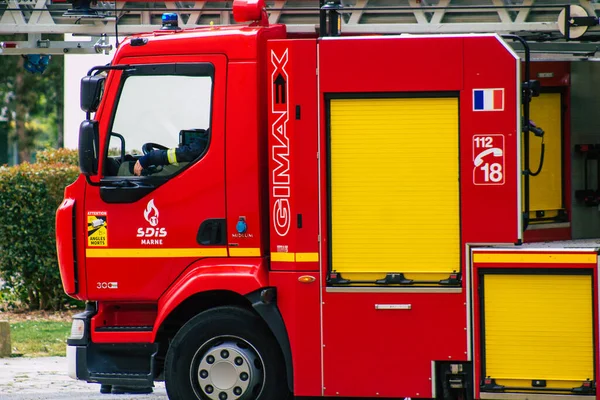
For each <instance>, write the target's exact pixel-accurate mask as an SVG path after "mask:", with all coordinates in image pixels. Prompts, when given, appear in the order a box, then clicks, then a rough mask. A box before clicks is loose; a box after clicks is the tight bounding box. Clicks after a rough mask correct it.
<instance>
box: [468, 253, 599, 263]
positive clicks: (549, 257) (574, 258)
mask: <svg viewBox="0 0 600 400" xmlns="http://www.w3.org/2000/svg"><path fill="white" fill-rule="evenodd" d="M473 262H474V263H499V264H509V263H512V264H514V263H516V264H520V263H528V264H596V262H597V255H596V254H589V253H588V254H574V253H568V254H560V253H487V252H481V253H474V254H473Z"/></svg>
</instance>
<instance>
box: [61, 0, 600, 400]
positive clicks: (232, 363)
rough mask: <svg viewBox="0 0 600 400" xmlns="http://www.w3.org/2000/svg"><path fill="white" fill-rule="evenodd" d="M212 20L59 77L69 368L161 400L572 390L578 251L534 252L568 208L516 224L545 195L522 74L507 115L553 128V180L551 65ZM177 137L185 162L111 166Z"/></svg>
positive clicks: (582, 260) (581, 272)
mask: <svg viewBox="0 0 600 400" xmlns="http://www.w3.org/2000/svg"><path fill="white" fill-rule="evenodd" d="M234 15H235V18H236V20H237V21H238V22H248V24H240V25H234V26H212V27H204V28H198V29H192V30H179V29H178V28H177V26H176V23H174V22H173V21H170V20H169V19H168V16H167V17H166V18H165V27H164V28H165V29H163V30H160V31H156V32H153V33H149V34H143V35H136V36H132V37H130V38H128V39H127V40H125V41H124V42H122V43H121V45H120V46H119V48H118V50H117V52H116V54H115V56H114V59H113V61H112V63H111V64H110V65H107V66H102V67H97V68H95V69H93V70H91V71H90V73H89V74H88V76H86V77H85V78H84V79H83V80H82V86H81V87H82V93H81V106H82V108H83V110H84V111H86V112H87V118H86V119H85V121H84V122H83V123H82V125H81V129H80V142H79V151H80V167H81V171H82V174H81V176H80V177H79V179H78V180H77V181H76V182H74V183H73V184H72V185H70V186H68V187H67V188H66V190H65V199H64V201H63V203H62V204H61V205H60V208H59V209H58V211H57V221H56V232H57V247H58V257H59V263H60V271H61V276H62V281H63V285H64V289H65V291H66V293H67V294H68V295H70V296H72V297H74V298H77V299H81V300H85V301H87V307H86V310H85V311H84V312H83V313H80V314H78V315H76V316H75V317H74V321H73V326H72V332H71V336H70V337H69V339H68V346H67V355H68V361H69V373H70V375H71V376H72V377H73V378H76V379H81V380H86V381H88V382H96V383H102V384H106V385H111V384H119V385H128V386H132V387H136V386H139V387H148V386H151V385H152V384H153V382H154V381H158V380H163V379H164V380H165V381H166V387H167V392H168V395H169V398H171V399H221V400H222V399H242V400H250V399H260V400H266V399H268V400H280V399H284V398H286V396H287V395H288V394H289V393H293V394H294V395H296V396H316V397H338V396H341V397H374V398H375V397H380V398H403V397H409V398H440V399H559V400H564V399H577V400H581V399H584V398H585V399H589V398H594V397H595V396H596V384H595V382H596V380H597V373H598V357H597V355H596V354H597V353H596V349H597V348H598V328H597V326H598V325H597V324H598V307H597V305H598V297H597V287H598V282H597V279H598V275H597V274H598V250H599V248H600V242H598V241H596V240H579V241H575V240H566V241H565V240H562V241H559V240H558V239H571V237H570V236H569V233H568V232H569V229H568V228H565V225H564V223H565V221H568V218H569V217H570V216H569V213H568V210H569V209H570V207H571V205H570V201H571V200H570V195H569V196H566V195H563V194H560V195H559V196H558V197H559V205H558V206H557V207H554V208H552V207H546V209H536V208H535V207H533V208H532V207H531V204H532V203H533V202H536V201H537V202H539V201H541V200H548V198H549V197H551V196H550V195H548V194H547V192H544V190H547V188H546V186H548V185H549V184H543V185H540V184H537V185H538V186H537V189H539V191H537V192H536V191H534V189H535V187H534V186H535V185H536V184H535V182H536V181H535V180H534V177H536V176H537V175H536V173H538V174H539V171H536V168H531V167H530V166H529V164H530V163H531V164H533V167H536V165H537V163H538V161H539V158H540V157H539V155H536V154H534V153H535V152H534V150H535V149H537V147H536V146H537V143H533V141H535V140H538V139H536V138H535V135H532V133H537V134H538V135H541V134H542V133H543V132H542V131H541V130H540V129H538V128H536V127H535V126H533V125H532V124H530V123H529V119H530V115H529V113H530V110H529V108H528V103H529V100H530V97H531V96H532V95H533V94H535V93H534V92H537V89H536V85H535V84H534V82H533V81H530V80H529V76H530V75H533V74H537V76H538V77H540V78H542V79H540V80H542V81H544V80H545V83H544V82H542V89H543V88H544V87H546V88H551V87H553V88H554V89H556V90H550V91H549V92H548V93H546V94H547V95H548V96H546V97H544V94H545V92H544V90H541V91H542V96H540V101H541V104H543V105H544V107H542V108H537V109H536V108H535V102H536V101H537V100H538V99H534V101H533V103H532V109H531V117H535V118H538V117H539V118H538V119H543V120H547V121H550V122H549V123H550V125H552V124H554V125H557V126H558V128H556V129H555V128H553V127H552V126H546V127H544V126H542V128H544V129H545V130H546V134H547V135H548V134H549V133H550V131H552V130H553V129H555V130H556V131H557V132H558V133H556V137H557V138H559V139H558V140H559V141H561V142H560V143H561V144H560V146H564V147H560V146H557V149H558V150H556V149H554V148H550V147H551V142H552V140H553V139H551V137H547V138H546V140H547V141H548V143H547V146H548V149H547V150H546V153H547V154H546V166H545V168H546V167H547V168H550V170H552V168H553V165H554V164H556V165H559V166H560V168H561V171H563V170H564V168H565V165H566V164H568V162H567V161H564V160H565V157H563V155H564V154H570V153H569V152H570V147H569V144H568V142H567V144H566V145H565V142H564V141H562V139H561V138H563V137H565V135H564V133H565V132H564V130H562V128H561V127H562V126H565V121H564V120H561V121H558V122H556V120H557V118H558V119H560V115H566V114H561V110H564V109H565V107H567V106H566V104H568V102H565V99H568V90H567V89H565V82H568V74H569V71H568V70H565V69H564V68H563V67H561V65H558V66H557V65H554V66H549V65H544V64H539V65H537V66H536V65H534V66H532V67H531V68H529V65H528V64H527V65H524V66H523V64H522V60H521V59H520V58H519V56H517V54H516V53H515V52H514V51H513V49H512V47H511V46H509V45H508V43H507V42H511V41H512V40H513V39H514V38H509V39H503V38H501V37H500V36H498V35H496V34H483V35H430V36H427V35H424V36H411V35H407V36H362V37H351V36H343V35H342V36H340V35H339V32H337V23H336V20H337V18H339V15H338V14H337V12H336V10H335V9H334V10H329V11H324V14H323V16H322V20H321V32H320V34H319V35H312V36H311V35H294V34H293V33H290V32H287V31H286V26H285V25H269V24H268V22H267V21H266V19H265V13H264V10H263V4H262V1H250V0H236V1H235V2H234ZM561 68H562V69H561ZM530 69H531V70H530ZM548 71H550V72H551V73H550V72H548ZM544 74H545V75H544ZM524 75H525V76H524ZM565 79H566V80H565ZM557 88H559V89H560V88H562V89H561V90H562V91H560V93H559V90H558V89H557ZM563 89H564V90H563ZM556 93H559V94H560V96H562V97H559V98H558V100H557V98H556V97H555V96H554V94H556ZM544 99H545V100H544ZM561 99H562V100H561ZM557 101H558V102H557ZM556 104H558V106H557V105H556ZM540 125H542V124H540ZM523 132H525V133H523ZM530 136H531V137H530ZM199 138H200V139H202V140H204V142H203V143H204V147H203V150H202V152H201V154H199V155H197V157H196V158H195V159H194V160H193V161H191V162H179V163H176V161H177V160H170V161H173V162H172V163H171V164H169V165H165V166H157V167H152V168H147V169H145V170H144V173H143V174H142V176H136V175H135V174H134V173H133V169H132V168H133V166H134V165H135V163H136V162H137V160H138V159H139V157H140V155H141V153H142V152H143V153H149V152H152V151H154V150H155V149H173V148H176V147H178V146H182V145H186V144H189V143H191V142H192V141H194V140H199ZM530 140H531V142H530ZM552 143H554V142H552ZM529 148H531V149H532V151H531V152H529ZM578 151H579V152H580V153H581V154H587V155H592V154H595V153H598V149H597V148H596V147H594V146H587V147H585V146H580V147H578ZM561 152H564V153H561ZM536 157H537V158H536ZM591 158H593V157H591ZM553 160H554V161H553ZM557 160H558V161H557ZM561 163H562V164H561ZM562 173H563V172H559V173H558V174H556V175H557V176H554V177H553V178H552V179H556V178H557V177H558V182H559V183H558V186H560V185H561V179H562V178H561V174H562ZM552 190H554V189H552ZM586 190H587V191H586V192H585V193H583V192H582V193H581V196H582V199H583V201H586V202H588V203H594V201H595V200H594V199H597V197H594V196H595V193H596V192H594V191H593V190H591V189H587V183H586ZM570 191H571V187H570V183H568V185H567V186H565V185H562V186H561V193H570ZM540 192H541V193H542V195H540V194H539V193H540ZM536 196H537V197H536ZM586 196H587V197H586ZM561 199H562V200H561ZM564 199H567V200H565V201H566V202H565V201H563V200H564ZM561 202H562V203H561ZM565 210H566V211H565ZM548 222H551V223H552V224H551V225H552V226H544V225H545V224H546V223H548ZM561 224H562V225H561ZM540 227H541V228H542V229H535V228H540ZM544 228H547V229H544ZM542 240H545V242H542Z"/></svg>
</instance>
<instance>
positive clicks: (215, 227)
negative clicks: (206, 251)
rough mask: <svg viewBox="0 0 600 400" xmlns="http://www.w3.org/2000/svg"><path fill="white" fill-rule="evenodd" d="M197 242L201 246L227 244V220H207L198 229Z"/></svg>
mask: <svg viewBox="0 0 600 400" xmlns="http://www.w3.org/2000/svg"><path fill="white" fill-rule="evenodd" d="M196 242H197V243H198V244H199V245H201V246H220V245H226V244H227V220H226V219H224V218H212V219H205V220H204V221H202V223H201V224H200V227H199V228H198V234H197V235H196Z"/></svg>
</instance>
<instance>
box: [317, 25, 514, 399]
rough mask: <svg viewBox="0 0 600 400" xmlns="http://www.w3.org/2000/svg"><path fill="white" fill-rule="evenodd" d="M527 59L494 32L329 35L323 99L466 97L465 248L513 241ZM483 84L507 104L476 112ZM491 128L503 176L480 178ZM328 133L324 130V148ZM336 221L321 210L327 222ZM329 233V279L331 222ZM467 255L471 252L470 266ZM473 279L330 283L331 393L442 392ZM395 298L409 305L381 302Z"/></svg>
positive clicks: (463, 339)
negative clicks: (432, 284)
mask: <svg viewBox="0 0 600 400" xmlns="http://www.w3.org/2000/svg"><path fill="white" fill-rule="evenodd" d="M357 55H360V56H357ZM391 65H393V68H390V66H391ZM350 66H351V67H350ZM374 66H375V68H373V67H374ZM377 67H379V68H380V70H378V69H377ZM518 67H519V62H518V58H517V57H516V56H515V55H514V53H512V51H511V50H509V49H508V48H506V47H505V44H503V42H502V41H501V40H499V38H497V37H496V36H493V35H490V36H485V37H461V36H454V37H452V36H450V37H435V38H433V37H429V38H423V37H419V38H417V37H408V38H377V37H373V38H358V39H353V38H342V39H324V40H321V41H320V42H319V87H320V92H319V96H320V101H321V102H324V101H325V96H326V95H327V94H332V93H351V94H353V95H360V94H362V93H365V94H370V95H373V94H374V93H381V94H382V95H384V94H386V93H402V94H407V93H415V94H416V95H419V94H421V95H422V94H427V93H435V94H440V93H441V94H446V95H450V96H452V95H454V96H456V95H458V97H459V103H460V106H459V120H460V143H459V146H460V171H461V172H460V174H461V175H460V182H461V183H460V193H461V203H460V207H461V243H462V248H463V249H464V248H466V243H468V242H472V241H477V242H508V243H514V242H517V241H518V240H519V239H520V238H521V231H520V218H521V212H520V207H521V204H520V200H519V196H518V194H519V189H518V188H519V187H520V165H519V161H518V160H519V159H520V158H519V135H518V132H517V130H518V124H519V121H518V114H517V113H518V107H517V105H518V101H519V96H520V89H519V88H518V82H519V79H518ZM357 71H358V72H357ZM357 73H358V74H359V75H357ZM407 77H410V78H409V79H407ZM480 89H501V90H502V91H503V98H504V102H503V107H502V110H498V111H488V112H485V111H476V110H475V109H476V105H475V102H474V97H475V94H474V91H475V90H480ZM319 112H320V121H321V125H320V130H321V132H327V129H328V128H327V118H328V116H327V115H326V114H325V107H323V106H322V107H321V108H320V111H319ZM433 112H435V111H433ZM488 135H502V137H503V148H502V150H503V160H504V162H503V165H504V179H503V181H502V182H498V184H495V185H480V184H476V182H475V181H474V169H475V168H476V167H477V166H476V165H474V159H475V156H476V155H475V149H474V144H475V143H476V141H475V138H478V137H485V136H488ZM325 140H326V138H325V135H323V134H322V135H321V148H322V149H326V148H327V143H326V141H325ZM326 159H327V155H326V156H324V157H322V158H321V160H320V162H321V176H320V179H321V193H322V195H321V209H322V210H328V204H327V196H326V193H327V192H328V188H327V186H326V182H327V175H326V174H327V172H326V171H327V164H326ZM488 207H489V208H488ZM486 210H490V211H491V210H493V212H487V211H486ZM482 214H485V223H482ZM327 224H328V217H327V214H326V213H322V220H321V225H322V226H323V227H326V226H327ZM490 226H494V229H490V228H489V227H490ZM321 234H322V235H323V236H324V237H323V242H322V246H321V253H320V259H321V260H322V273H323V276H322V280H323V282H324V281H325V278H326V275H325V274H326V272H327V262H328V261H327V260H329V255H328V247H329V246H328V240H329V238H328V237H327V229H326V228H325V229H323V231H322V232H321ZM431 245H432V246H435V237H434V236H433V237H432V239H431ZM466 263H467V257H465V256H463V257H462V268H463V273H466V271H468V268H469V266H468V265H467V264H466ZM466 285H467V280H466V279H464V278H463V280H462V288H456V289H446V288H422V289H417V288H415V290H412V289H411V288H405V289H403V288H390V291H391V292H393V293H389V292H388V293H386V292H385V290H384V289H379V288H368V287H367V288H356V289H352V288H343V287H338V288H323V292H322V298H323V303H324V304H323V327H322V329H323V346H324V350H323V362H324V378H323V387H324V389H323V392H324V393H323V394H324V395H329V396H336V395H340V396H373V397H376V396H382V397H433V395H434V390H435V389H434V388H433V381H434V380H435V377H433V376H432V362H433V361H449V360H455V361H467V360H468V359H469V357H468V347H469V342H468V338H467V321H468V318H469V316H468V313H467V309H466V304H467V286H466ZM389 304H392V305H399V306H400V307H408V308H410V309H399V310H381V309H377V306H378V305H384V306H385V305H389ZM349 349H352V351H350V350H349ZM369 360H372V361H369ZM365 364H368V367H366V366H365Z"/></svg>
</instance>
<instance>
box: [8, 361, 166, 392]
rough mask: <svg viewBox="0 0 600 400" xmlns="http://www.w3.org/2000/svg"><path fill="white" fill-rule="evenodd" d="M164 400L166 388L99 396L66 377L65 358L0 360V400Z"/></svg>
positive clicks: (92, 386) (96, 387)
mask: <svg viewBox="0 0 600 400" xmlns="http://www.w3.org/2000/svg"><path fill="white" fill-rule="evenodd" d="M64 399H68V400H147V399H152V400H167V394H166V391H165V385H164V383H162V382H159V383H157V384H156V387H155V388H154V393H152V394H146V395H122V394H121V395H119V394H100V385H98V384H94V383H86V382H82V381H76V380H74V379H71V378H69V377H68V376H67V359H66V357H43V358H0V400H64Z"/></svg>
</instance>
